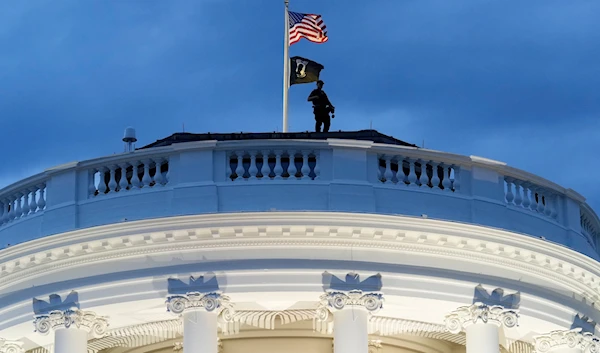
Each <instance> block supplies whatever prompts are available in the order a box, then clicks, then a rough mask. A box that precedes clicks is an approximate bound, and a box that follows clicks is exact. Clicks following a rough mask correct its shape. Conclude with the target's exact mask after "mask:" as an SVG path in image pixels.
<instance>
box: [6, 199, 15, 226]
mask: <svg viewBox="0 0 600 353" xmlns="http://www.w3.org/2000/svg"><path fill="white" fill-rule="evenodd" d="M9 207H10V211H8V222H11V221H12V220H13V219H15V200H14V199H13V198H12V197H11V198H10V203H9Z"/></svg>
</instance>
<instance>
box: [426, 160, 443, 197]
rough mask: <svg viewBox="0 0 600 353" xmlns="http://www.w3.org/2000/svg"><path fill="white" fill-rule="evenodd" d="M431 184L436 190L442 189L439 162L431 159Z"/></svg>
mask: <svg viewBox="0 0 600 353" xmlns="http://www.w3.org/2000/svg"><path fill="white" fill-rule="evenodd" d="M429 163H430V164H431V185H432V188H433V189H435V190H439V189H440V177H439V175H438V163H436V162H434V161H431V162H429Z"/></svg>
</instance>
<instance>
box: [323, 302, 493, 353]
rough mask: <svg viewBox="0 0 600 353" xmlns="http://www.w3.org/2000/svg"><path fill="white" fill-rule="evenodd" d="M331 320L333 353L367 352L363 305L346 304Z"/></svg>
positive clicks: (365, 321)
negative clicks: (332, 324) (332, 323)
mask: <svg viewBox="0 0 600 353" xmlns="http://www.w3.org/2000/svg"><path fill="white" fill-rule="evenodd" d="M333 320H334V321H333V322H334V326H333V330H334V331H333V344H334V353H368V351H369V331H368V322H369V317H368V312H367V310H366V309H365V308H364V307H363V306H348V307H345V308H344V309H342V310H339V311H336V312H335V313H334V315H333ZM482 353H483V352H482Z"/></svg>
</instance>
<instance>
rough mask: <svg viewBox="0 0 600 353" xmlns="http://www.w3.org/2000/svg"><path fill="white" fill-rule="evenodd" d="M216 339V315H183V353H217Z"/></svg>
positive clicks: (202, 312) (196, 312)
mask: <svg viewBox="0 0 600 353" xmlns="http://www.w3.org/2000/svg"><path fill="white" fill-rule="evenodd" d="M217 338H218V336H217V314H216V313H214V312H207V311H206V310H204V309H201V310H186V311H185V312H184V313H183V353H217V350H218V347H217ZM56 353H59V352H56Z"/></svg>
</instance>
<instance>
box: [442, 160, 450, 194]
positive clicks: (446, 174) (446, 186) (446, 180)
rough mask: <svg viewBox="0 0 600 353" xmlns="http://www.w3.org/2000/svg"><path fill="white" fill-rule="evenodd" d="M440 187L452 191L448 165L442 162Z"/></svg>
mask: <svg viewBox="0 0 600 353" xmlns="http://www.w3.org/2000/svg"><path fill="white" fill-rule="evenodd" d="M442 178H443V179H442V187H443V188H444V191H452V182H451V181H450V165H446V164H444V163H442Z"/></svg>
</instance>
